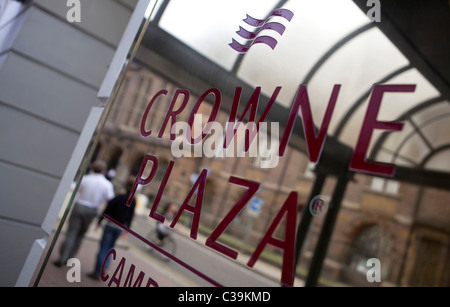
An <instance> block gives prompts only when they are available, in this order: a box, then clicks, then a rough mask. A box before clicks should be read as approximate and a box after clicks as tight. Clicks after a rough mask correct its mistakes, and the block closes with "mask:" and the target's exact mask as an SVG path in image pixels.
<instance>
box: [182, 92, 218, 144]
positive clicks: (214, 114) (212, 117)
mask: <svg viewBox="0 0 450 307" xmlns="http://www.w3.org/2000/svg"><path fill="white" fill-rule="evenodd" d="M209 94H213V95H214V106H213V109H212V111H211V114H210V116H209V118H208V123H207V124H206V129H204V130H203V131H202V134H201V136H200V137H198V138H196V139H193V138H192V135H190V139H189V138H188V141H190V142H191V144H197V143H199V142H201V141H202V140H203V139H204V138H205V137H206V136H207V135H208V134H209V132H210V131H211V128H212V123H213V122H214V121H215V119H216V117H217V114H219V109H220V101H221V99H222V94H221V93H220V91H219V90H218V89H217V88H211V89H209V90H207V91H206V92H204V93H203V95H202V96H201V97H200V98H199V99H198V100H197V102H196V103H195V105H194V107H193V108H192V111H191V115H190V116H189V120H188V125H189V128H190V130H189V131H190V132H192V131H193V128H192V124H193V123H194V119H195V115H196V113H197V111H198V109H199V108H200V105H201V104H202V102H203V100H205V98H206V97H207V96H208V95H209Z"/></svg>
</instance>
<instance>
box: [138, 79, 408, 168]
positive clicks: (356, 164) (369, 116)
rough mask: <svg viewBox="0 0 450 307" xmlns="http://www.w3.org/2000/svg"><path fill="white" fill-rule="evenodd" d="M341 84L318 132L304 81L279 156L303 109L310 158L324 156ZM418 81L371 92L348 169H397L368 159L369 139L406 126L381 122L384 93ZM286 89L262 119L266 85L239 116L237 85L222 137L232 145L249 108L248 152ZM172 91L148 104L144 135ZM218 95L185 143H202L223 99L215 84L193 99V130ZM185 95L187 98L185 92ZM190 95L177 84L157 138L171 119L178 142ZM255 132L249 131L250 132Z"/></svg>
mask: <svg viewBox="0 0 450 307" xmlns="http://www.w3.org/2000/svg"><path fill="white" fill-rule="evenodd" d="M340 87H341V86H340V85H335V86H334V88H333V90H332V93H331V96H330V99H329V102H328V105H327V108H326V110H325V114H324V117H323V120H322V124H321V126H320V129H319V131H318V133H317V132H316V127H315V124H314V120H313V118H312V113H311V105H310V101H309V97H308V92H307V88H306V86H305V85H300V87H299V89H298V92H297V95H296V97H295V99H294V101H293V103H292V106H291V110H290V113H289V116H288V118H287V119H286V126H285V130H284V133H283V135H282V138H281V141H280V142H279V143H278V147H279V148H278V156H280V157H282V156H283V154H284V152H285V150H286V147H287V145H288V143H289V138H290V136H291V134H292V130H293V129H294V124H295V121H296V119H297V115H298V112H299V109H300V111H301V115H302V124H303V130H304V135H305V141H306V147H307V152H308V158H309V160H310V161H311V162H313V163H317V162H318V161H319V160H320V156H321V153H322V149H323V147H324V145H325V140H326V136H327V131H328V126H329V124H330V121H331V118H332V115H333V111H334V108H335V105H336V101H337V98H338V95H339V91H340ZM415 88H416V86H415V85H410V84H408V85H399V84H388V85H386V84H375V85H374V87H373V90H372V94H371V96H370V99H369V104H368V107H367V111H366V115H365V118H364V121H363V124H362V127H361V130H360V134H359V138H358V141H357V144H356V147H355V150H354V152H353V156H352V159H351V162H350V166H349V168H350V169H351V170H352V171H356V172H363V173H369V174H372V175H379V176H385V177H392V176H393V175H394V173H395V166H394V165H391V164H387V163H380V162H378V163H377V162H368V161H366V154H367V151H368V148H369V144H370V140H371V137H372V134H373V131H374V130H375V129H380V130H391V131H401V130H402V129H403V123H397V122H385V121H378V120H377V115H378V112H379V110H380V106H381V100H382V98H383V94H384V93H386V92H404V93H408V92H414V91H415ZM280 91H281V86H278V87H276V89H275V90H274V92H273V94H272V96H271V98H270V99H269V102H268V103H267V105H266V107H265V109H264V110H263V111H262V113H261V116H260V117H259V119H258V121H255V120H256V114H257V110H258V104H259V99H260V94H261V87H256V88H255V90H254V92H253V94H252V96H251V97H250V99H249V101H248V103H247V105H246V106H245V108H244V110H243V112H242V114H241V115H240V117H239V119H238V118H237V110H238V107H239V103H240V98H241V93H242V88H240V87H237V88H236V89H235V93H234V97H233V103H232V106H231V111H230V114H229V117H228V121H227V124H226V129H225V130H226V131H225V133H224V135H225V137H224V138H223V148H225V149H226V148H228V147H229V145H230V143H231V141H232V139H233V137H234V136H235V135H236V131H237V128H238V125H239V124H240V123H242V122H243V120H244V118H245V116H246V114H247V113H248V112H250V114H249V116H248V124H253V126H252V127H253V128H252V129H250V130H252V131H253V132H250V133H249V134H247V135H246V141H245V144H244V148H243V150H244V152H247V151H248V150H249V148H250V145H251V143H252V141H253V140H254V139H255V138H254V136H255V133H258V131H259V128H260V126H261V124H262V123H264V120H265V119H266V117H267V115H268V113H269V112H270V109H271V108H272V106H273V104H274V103H275V101H276V98H277V96H278V94H279V92H280ZM167 93H168V91H167V90H160V91H159V92H158V93H156V94H155V95H154V96H153V98H152V99H151V100H150V102H149V103H148V105H147V107H146V109H145V111H144V114H143V117H142V121H141V125H140V133H141V135H142V136H143V137H148V136H150V135H151V134H152V131H151V130H146V123H147V121H148V117H149V113H150V110H151V108H152V106H153V104H154V103H155V102H156V101H157V100H158V98H160V97H161V96H165V95H167ZM210 95H211V96H213V101H214V104H213V107H212V109H211V113H210V115H209V118H208V121H207V123H206V124H205V126H204V127H203V129H202V131H201V133H200V135H199V136H198V137H196V138H193V137H192V135H191V134H190V133H188V134H187V135H186V142H187V143H189V144H197V143H199V142H202V141H203V140H204V139H205V138H206V137H207V136H208V135H209V134H210V133H211V130H212V127H213V126H214V123H215V120H216V118H217V116H218V114H219V109H220V104H221V101H222V94H221V92H220V90H219V89H217V88H211V89H208V90H207V91H205V92H204V93H203V94H202V95H201V96H200V98H199V99H198V100H197V101H196V103H195V104H194V106H193V108H192V110H191V113H190V116H189V120H188V122H187V126H188V128H189V130H190V131H192V130H193V126H194V119H195V117H196V116H197V115H199V114H197V113H198V111H199V108H200V105H201V104H202V103H203V102H204V100H205V99H206V97H207V96H210ZM181 96H182V97H181ZM179 98H182V101H181V105H180V106H179V107H178V108H177V109H175V104H176V102H177V100H178V99H179ZM189 98H190V93H189V91H188V90H185V89H177V90H176V91H175V93H174V95H173V98H172V100H171V103H170V106H169V109H168V111H167V114H166V116H165V118H164V121H163V123H162V125H161V128H160V130H159V133H158V135H157V137H158V138H162V137H163V134H164V131H165V130H166V128H167V125H168V123H169V121H170V122H171V125H170V140H171V141H172V142H173V141H174V140H175V139H176V134H175V132H176V130H177V129H176V127H177V126H176V123H177V116H178V115H180V114H181V113H182V112H184V111H185V108H186V106H187V103H188V100H189ZM249 135H250V136H249ZM215 143H216V144H215V147H216V148H217V147H218V145H219V146H220V144H217V143H218V141H217V140H216V141H215Z"/></svg>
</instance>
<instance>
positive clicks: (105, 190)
mask: <svg viewBox="0 0 450 307" xmlns="http://www.w3.org/2000/svg"><path fill="white" fill-rule="evenodd" d="M92 170H93V172H92V173H90V174H88V175H86V176H84V177H83V179H82V180H81V183H80V186H79V189H78V192H77V198H76V201H75V204H74V208H73V210H72V212H71V214H70V218H69V227H68V230H67V234H66V238H65V240H64V242H63V243H62V244H61V247H60V256H59V258H58V260H56V261H55V262H54V264H55V265H56V266H58V267H60V266H62V265H65V264H66V263H67V261H68V260H69V259H71V258H74V257H75V256H76V254H77V252H78V250H79V248H80V246H81V243H82V241H83V238H84V235H85V233H86V232H87V231H88V229H89V226H90V224H91V222H92V221H93V220H94V219H95V217H96V216H97V214H98V209H99V207H100V205H102V204H106V203H107V202H108V201H109V200H111V199H112V198H113V197H114V187H113V185H112V183H111V182H110V181H108V180H107V179H106V178H105V176H104V174H105V172H106V163H105V162H104V161H100V160H98V161H95V162H94V163H93V164H92Z"/></svg>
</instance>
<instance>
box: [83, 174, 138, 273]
mask: <svg viewBox="0 0 450 307" xmlns="http://www.w3.org/2000/svg"><path fill="white" fill-rule="evenodd" d="M133 184H134V177H133V176H130V177H129V178H128V180H127V182H126V183H125V189H126V192H125V193H124V194H120V195H117V196H116V197H114V198H113V199H112V200H110V201H109V202H108V205H107V206H106V208H105V210H104V211H103V214H102V215H101V216H100V217H99V219H98V223H97V227H100V225H101V223H102V220H103V218H104V215H105V214H106V215H108V216H110V217H111V218H113V219H114V220H116V221H117V222H119V223H121V224H122V225H124V226H126V227H127V228H129V227H130V225H131V222H132V220H133V217H134V209H135V207H136V200H135V198H133V200H132V202H131V204H130V206H129V207H128V206H127V205H126V202H127V200H128V197H129V195H130V192H131V189H132V188H133ZM121 234H122V228H120V227H119V226H117V225H116V224H114V223H112V222H110V221H107V222H106V225H105V226H104V228H103V236H102V239H101V241H100V246H99V251H98V254H97V262H96V264H95V268H94V272H92V273H90V274H88V276H89V277H91V278H93V279H100V272H101V269H102V265H103V262H104V261H105V257H106V255H107V254H108V252H109V251H110V250H111V249H112V248H114V245H115V243H116V241H117V239H118V238H119V237H120V235H121ZM109 261H110V258H108V259H107V260H106V262H105V268H107V267H108V266H109Z"/></svg>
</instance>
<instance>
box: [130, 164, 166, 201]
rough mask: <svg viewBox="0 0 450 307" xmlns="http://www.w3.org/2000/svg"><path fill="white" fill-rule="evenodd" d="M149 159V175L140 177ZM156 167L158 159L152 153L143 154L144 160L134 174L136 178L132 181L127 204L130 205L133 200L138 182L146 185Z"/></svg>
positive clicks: (154, 172)
mask: <svg viewBox="0 0 450 307" xmlns="http://www.w3.org/2000/svg"><path fill="white" fill-rule="evenodd" d="M148 161H151V162H152V163H153V166H152V170H151V172H150V175H148V177H147V178H145V179H144V178H142V174H143V173H144V170H145V167H146V166H147V162H148ZM157 169H158V159H157V158H156V157H154V156H152V155H145V157H144V160H143V161H142V164H141V168H140V169H139V172H138V174H137V176H136V180H135V181H134V184H133V188H132V189H131V191H130V195H129V197H128V200H127V204H126V205H127V206H128V207H129V206H130V205H131V201H132V200H133V197H134V194H135V193H136V189H137V187H138V185H139V184H142V185H146V184H149V183H150V181H152V179H153V177H154V176H155V174H156V170H157Z"/></svg>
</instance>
